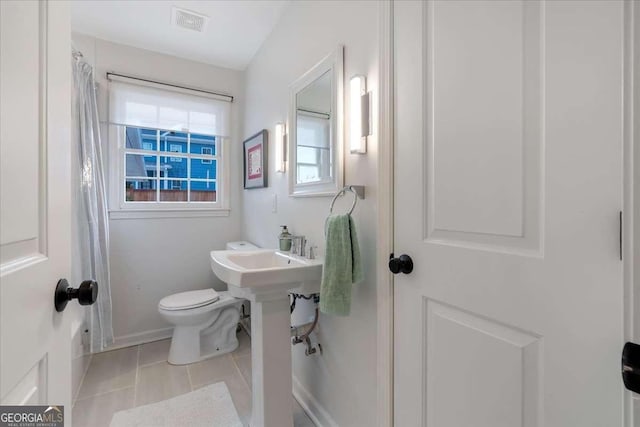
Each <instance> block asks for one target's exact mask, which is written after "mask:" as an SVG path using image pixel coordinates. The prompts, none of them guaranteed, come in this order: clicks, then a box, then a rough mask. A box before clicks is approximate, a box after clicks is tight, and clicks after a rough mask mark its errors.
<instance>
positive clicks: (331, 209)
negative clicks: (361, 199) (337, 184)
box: [329, 185, 358, 215]
mask: <svg viewBox="0 0 640 427" xmlns="http://www.w3.org/2000/svg"><path fill="white" fill-rule="evenodd" d="M347 190H349V191H351V192H352V193H353V205H351V210H350V211H349V215H351V214H352V213H353V210H354V209H355V208H356V204H357V203H358V193H356V191H355V190H354V189H353V188H352V187H351V186H350V185H349V186H347V187H344V188H343V189H342V190H340V191H338V192H337V193H336V195H335V196H333V200H332V201H331V206H330V207H329V213H330V214H332V213H333V205H334V204H335V203H336V200H338V197H340V196H342V195H343V194H346V193H347Z"/></svg>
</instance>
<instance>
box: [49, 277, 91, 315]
mask: <svg viewBox="0 0 640 427" xmlns="http://www.w3.org/2000/svg"><path fill="white" fill-rule="evenodd" d="M72 299H77V300H78V304H80V305H91V304H93V303H94V302H96V299H98V282H96V281H95V280H85V281H83V282H82V283H81V284H80V286H79V287H78V288H71V287H69V282H67V279H60V280H58V284H57V285H56V292H55V295H54V304H55V307H56V311H58V312H61V311H63V310H64V309H65V307H66V306H67V303H68V302H69V301H71V300H72Z"/></svg>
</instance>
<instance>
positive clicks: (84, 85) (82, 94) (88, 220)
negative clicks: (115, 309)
mask: <svg viewBox="0 0 640 427" xmlns="http://www.w3.org/2000/svg"><path fill="white" fill-rule="evenodd" d="M73 56H74V61H73V80H74V89H75V90H74V92H75V94H74V95H75V96H74V101H75V105H74V107H75V108H74V114H75V125H76V129H75V131H76V132H75V134H76V135H77V141H75V146H76V148H77V151H76V153H77V155H78V157H79V158H78V161H79V168H78V169H79V173H78V176H76V177H74V179H73V182H74V185H75V187H76V188H75V193H76V194H78V195H79V200H78V209H76V218H75V221H76V222H77V224H76V229H77V232H78V240H79V241H80V245H81V248H83V249H84V250H82V251H81V253H80V254H79V255H80V256H79V258H80V259H76V260H74V262H77V263H79V268H78V270H79V274H81V275H82V276H81V277H82V278H83V279H89V278H90V279H93V280H95V281H97V282H98V299H97V301H96V302H95V304H93V305H92V306H90V308H89V312H88V319H87V322H88V325H89V334H90V343H89V350H90V351H91V352H92V353H96V352H99V351H102V350H104V349H105V348H106V347H107V346H108V345H110V344H112V343H113V324H112V313H111V284H110V280H109V221H108V216H107V215H108V213H107V194H106V188H105V179H104V176H105V174H104V163H103V161H102V160H103V156H102V154H103V153H102V149H103V147H102V145H101V141H100V122H99V120H98V103H97V95H96V84H95V80H94V77H93V68H92V67H91V66H90V65H89V64H88V63H87V62H85V61H84V59H82V56H81V55H79V54H77V53H74V55H73Z"/></svg>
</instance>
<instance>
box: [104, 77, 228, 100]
mask: <svg viewBox="0 0 640 427" xmlns="http://www.w3.org/2000/svg"><path fill="white" fill-rule="evenodd" d="M107 80H115V81H122V82H126V81H127V80H135V81H136V82H139V83H142V84H146V85H148V86H168V87H171V88H175V89H180V90H183V91H188V92H199V93H201V94H206V95H208V96H209V97H212V98H216V99H220V100H222V101H228V102H233V96H231V95H226V94H224V93H218V92H212V91H208V90H204V89H196V88H193V87H188V86H181V85H177V84H174V83H167V82H159V81H156V80H150V79H143V78H141V77H134V76H128V75H126V74H120V73H114V72H107Z"/></svg>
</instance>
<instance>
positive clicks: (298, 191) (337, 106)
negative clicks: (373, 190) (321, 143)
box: [288, 45, 344, 197]
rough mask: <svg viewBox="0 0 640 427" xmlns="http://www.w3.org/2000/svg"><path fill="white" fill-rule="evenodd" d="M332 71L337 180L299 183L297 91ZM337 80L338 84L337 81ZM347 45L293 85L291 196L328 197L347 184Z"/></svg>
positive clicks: (290, 129)
mask: <svg viewBox="0 0 640 427" xmlns="http://www.w3.org/2000/svg"><path fill="white" fill-rule="evenodd" d="M328 71H329V72H331V77H332V79H333V80H332V93H331V107H332V108H331V111H332V113H333V117H332V119H333V120H331V128H330V144H331V146H332V156H333V165H334V170H333V180H332V181H331V182H320V183H304V184H298V182H297V181H298V167H297V151H298V150H297V130H298V123H297V114H296V111H297V108H296V97H297V94H298V93H299V92H300V91H302V90H303V89H304V88H306V87H307V86H309V85H310V84H311V83H313V82H314V81H316V80H317V79H318V78H320V77H322V76H323V75H324V74H325V73H326V72H328ZM333 82H335V84H333ZM343 108H344V47H343V46H342V45H340V46H338V48H337V49H336V50H334V51H333V52H332V53H330V54H329V55H327V56H326V57H325V58H324V59H322V60H321V61H320V62H318V63H317V64H316V65H314V66H313V67H312V68H311V69H310V70H309V71H307V72H306V73H304V74H303V75H302V76H301V77H300V78H298V79H297V80H296V81H295V82H293V83H292V84H291V86H290V99H289V124H288V129H289V135H288V139H289V141H288V143H289V159H288V169H289V196H291V197H327V196H334V195H335V193H336V192H338V191H339V190H341V189H342V188H343V186H344V110H343Z"/></svg>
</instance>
